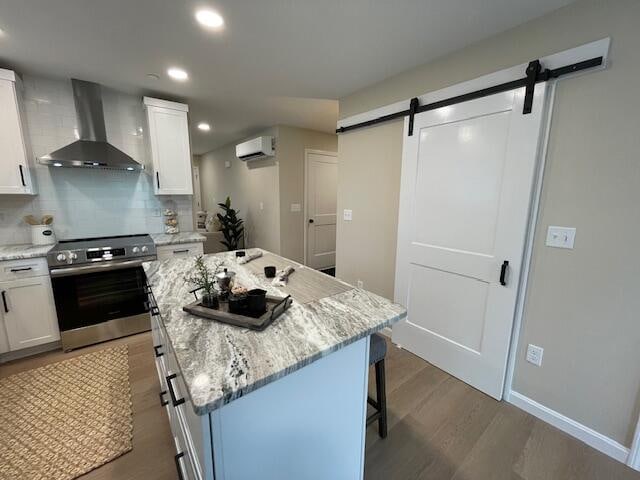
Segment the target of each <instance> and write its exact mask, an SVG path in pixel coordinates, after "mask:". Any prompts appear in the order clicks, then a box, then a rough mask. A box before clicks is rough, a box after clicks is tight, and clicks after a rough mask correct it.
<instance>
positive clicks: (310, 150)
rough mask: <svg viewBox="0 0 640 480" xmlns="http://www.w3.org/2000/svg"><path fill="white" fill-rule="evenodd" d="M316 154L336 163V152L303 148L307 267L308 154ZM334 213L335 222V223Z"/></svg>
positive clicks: (306, 253)
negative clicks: (325, 156) (332, 159)
mask: <svg viewBox="0 0 640 480" xmlns="http://www.w3.org/2000/svg"><path fill="white" fill-rule="evenodd" d="M314 153H315V154H317V155H327V156H329V157H334V158H335V159H336V162H337V161H338V152H330V151H328V150H316V149H313V148H305V149H304V209H303V210H304V264H305V265H308V258H307V255H308V253H309V252H308V249H309V248H308V243H307V242H308V232H309V229H308V226H309V210H308V205H309V202H308V201H307V194H308V192H309V154H314ZM337 215H338V212H336V222H337Z"/></svg>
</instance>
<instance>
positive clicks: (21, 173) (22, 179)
mask: <svg viewBox="0 0 640 480" xmlns="http://www.w3.org/2000/svg"><path fill="white" fill-rule="evenodd" d="M18 168H19V169H20V180H21V181H22V186H23V187H26V186H27V182H25V181H24V171H23V170H22V165H18Z"/></svg>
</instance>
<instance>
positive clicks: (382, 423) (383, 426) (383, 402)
mask: <svg viewBox="0 0 640 480" xmlns="http://www.w3.org/2000/svg"><path fill="white" fill-rule="evenodd" d="M376 400H377V403H378V411H379V412H380V417H379V418H378V434H379V435H380V437H381V438H386V437H387V393H386V385H385V375H384V359H382V360H380V361H379V362H377V363H376Z"/></svg>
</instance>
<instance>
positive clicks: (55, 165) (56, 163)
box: [53, 162, 62, 167]
mask: <svg viewBox="0 0 640 480" xmlns="http://www.w3.org/2000/svg"><path fill="white" fill-rule="evenodd" d="M53 166H54V167H61V166H62V164H61V163H60V162H55V163H54V164H53Z"/></svg>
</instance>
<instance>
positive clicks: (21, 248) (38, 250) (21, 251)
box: [0, 243, 53, 262]
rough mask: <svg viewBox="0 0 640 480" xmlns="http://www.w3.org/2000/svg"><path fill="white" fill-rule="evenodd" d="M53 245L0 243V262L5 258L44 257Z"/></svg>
mask: <svg viewBox="0 0 640 480" xmlns="http://www.w3.org/2000/svg"><path fill="white" fill-rule="evenodd" d="M52 248H53V245H31V244H30V243H24V244H19V245H0V262H2V261H5V260H22V259H25V258H36V257H46V256H47V253H48V252H49V250H51V249H52Z"/></svg>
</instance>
